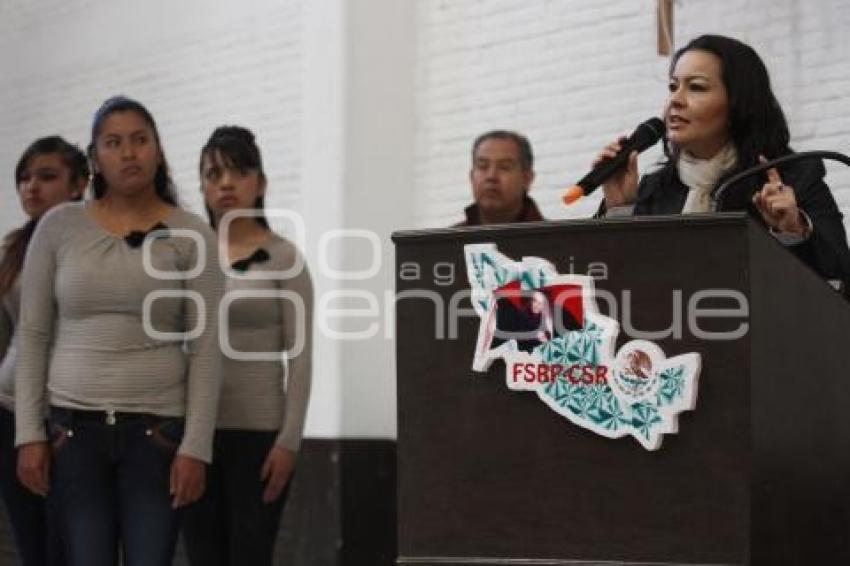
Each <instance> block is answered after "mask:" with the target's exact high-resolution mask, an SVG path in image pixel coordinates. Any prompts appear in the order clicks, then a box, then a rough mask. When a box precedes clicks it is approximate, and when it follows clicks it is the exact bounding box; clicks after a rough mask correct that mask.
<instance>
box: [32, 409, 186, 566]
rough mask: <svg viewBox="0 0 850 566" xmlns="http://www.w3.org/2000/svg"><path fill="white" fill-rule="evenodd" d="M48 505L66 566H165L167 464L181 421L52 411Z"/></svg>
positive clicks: (173, 525) (174, 521)
mask: <svg viewBox="0 0 850 566" xmlns="http://www.w3.org/2000/svg"><path fill="white" fill-rule="evenodd" d="M48 423H49V432H50V442H51V448H52V463H51V469H50V490H51V497H53V498H54V499H55V502H56V508H57V512H58V514H59V520H58V523H59V528H60V529H61V532H62V538H63V540H64V541H65V545H66V554H67V559H68V563H69V564H70V565H71V566H114V565H115V564H117V563H118V560H117V558H118V552H119V549H120V551H121V555H122V559H123V560H122V564H123V566H170V564H171V562H172V558H173V555H174V550H175V546H176V542H177V533H178V514H177V512H175V511H174V510H173V509H172V507H171V496H170V494H169V481H170V476H171V463H172V460H173V459H174V455H175V453H176V450H177V447H178V445H179V443H180V439H181V437H182V435H183V419H182V418H179V417H161V416H155V415H144V414H133V413H119V414H116V413H114V412H103V411H77V410H71V409H63V408H57V407H53V408H51V411H50V418H49V421H48Z"/></svg>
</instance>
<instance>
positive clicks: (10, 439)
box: [0, 408, 65, 566]
mask: <svg viewBox="0 0 850 566" xmlns="http://www.w3.org/2000/svg"><path fill="white" fill-rule="evenodd" d="M17 460H18V458H17V452H16V451H15V415H14V414H13V413H12V412H10V411H8V410H6V409H5V408H0V492H2V494H3V501H4V502H5V503H6V511H7V512H8V515H9V522H10V523H11V524H12V532H13V533H14V535H15V544H16V546H17V548H18V555H19V557H20V559H21V564H23V566H45V565H48V564H49V565H50V566H63V565H64V564H65V561H64V560H63V556H62V545H61V543H60V542H59V539H58V537H57V536H56V529H55V528H53V524H52V523H53V516H54V512H53V510H52V507H51V505H50V502H49V501H45V499H44V498H43V497H41V496H39V495H36V494H34V493H33V492H31V491H30V490H28V489H27V488H25V487H24V486H23V485H22V484H21V482H19V481H18V476H17V471H16V469H15V468H16V464H17Z"/></svg>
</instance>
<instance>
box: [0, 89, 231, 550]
mask: <svg viewBox="0 0 850 566" xmlns="http://www.w3.org/2000/svg"><path fill="white" fill-rule="evenodd" d="M89 155H90V158H91V160H92V165H93V169H94V176H93V179H92V188H93V192H94V200H92V201H90V202H86V203H71V204H65V205H60V206H57V207H55V208H54V209H53V210H51V211H50V212H49V213H48V214H47V215H45V217H44V218H43V219H42V221H41V222H40V224H39V226H38V229H37V230H36V232H35V234H34V235H33V238H32V242H31V243H30V246H29V249H28V251H27V257H26V261H25V264H24V270H23V275H22V289H23V293H22V298H21V305H22V307H21V321H20V325H19V331H18V336H19V343H18V347H19V354H18V364H17V372H16V396H15V408H16V444H17V446H18V447H19V451H18V476H19V478H20V480H21V482H22V483H23V484H24V485H26V486H27V487H29V488H30V490H32V491H34V492H36V493H40V494H45V493H48V491H49V494H50V497H51V498H53V499H55V501H56V504H57V507H58V509H59V511H60V516H61V528H62V530H63V533H64V535H65V537H66V542H67V548H66V550H67V554H68V559H69V561H70V563H71V564H72V565H75V566H77V565H79V566H101V565H102V566H112V565H114V564H115V563H117V555H118V553H119V552H120V553H121V554H122V558H123V560H122V561H123V563H124V564H133V565H135V566H139V565H145V566H146V565H150V566H164V565H166V564H171V560H172V555H173V552H174V547H175V543H176V538H177V528H178V517H177V514H176V512H175V509H176V508H178V507H181V506H183V505H185V504H187V503H191V502H193V501H195V500H196V499H198V498H199V497H200V496H201V493H202V492H203V489H204V479H205V464H206V463H207V462H209V461H210V458H211V456H212V436H213V430H214V427H215V417H216V413H217V403H218V393H219V387H220V373H219V372H220V363H221V357H220V353H219V348H218V329H217V320H218V318H217V316H216V315H217V311H218V305H219V302H220V299H221V293H222V290H223V277H222V275H221V270H220V269H219V267H218V259H217V253H216V240H215V234H214V233H213V232H212V231H211V230H210V229H209V227H208V226H207V225H206V223H204V222H203V221H202V220H201V219H200V218H198V217H197V216H195V215H193V214H190V213H188V212H185V211H183V210H182V209H180V208H179V207H178V206H177V204H176V199H175V197H174V194H173V187H172V183H171V180H170V177H169V174H168V166H167V163H166V161H165V156H164V154H163V151H162V146H161V143H160V139H159V135H158V133H157V129H156V124H155V122H154V120H153V117H152V116H151V114H150V113H149V112H148V111H147V109H145V107H144V106H142V105H141V104H140V103H138V102H136V101H133V100H130V99H127V98H124V97H115V98H112V99H109V100H107V101H106V102H105V103H104V104H103V105H102V106H101V108H100V109H99V110H98V112H97V113H96V114H95V117H94V122H93V125H92V141H91V145H90V146H89ZM46 409H47V410H48V423H49V424H48V427H47V429H45V426H44V415H45V410H46Z"/></svg>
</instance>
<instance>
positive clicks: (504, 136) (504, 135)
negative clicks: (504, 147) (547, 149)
mask: <svg viewBox="0 0 850 566" xmlns="http://www.w3.org/2000/svg"><path fill="white" fill-rule="evenodd" d="M489 139H497V140H513V142H514V143H515V144H516V145H517V147H518V148H519V165H520V167H522V169H523V171H531V170H532V169H533V168H534V152H533V151H531V142H530V141H528V138H527V137H525V136H524V135H522V134H519V133H517V132H513V131H511V130H490V131H489V132H484V133H483V134H481V135H480V136H478V137H477V138H475V141H474V142H473V143H472V161H473V163H474V162H475V152H477V151H478V146H480V145H481V144H482V143H484V142H485V141H487V140H489Z"/></svg>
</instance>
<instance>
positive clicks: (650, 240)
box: [393, 213, 850, 566]
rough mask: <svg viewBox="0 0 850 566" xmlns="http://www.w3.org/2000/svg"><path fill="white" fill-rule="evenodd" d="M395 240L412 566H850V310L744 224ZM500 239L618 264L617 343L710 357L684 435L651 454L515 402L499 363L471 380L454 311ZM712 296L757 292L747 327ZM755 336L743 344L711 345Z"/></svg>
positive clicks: (541, 253) (729, 219)
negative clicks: (481, 249)
mask: <svg viewBox="0 0 850 566" xmlns="http://www.w3.org/2000/svg"><path fill="white" fill-rule="evenodd" d="M393 240H394V241H395V243H396V258H397V283H396V287H397V292H398V293H399V294H400V295H399V297H398V298H397V304H396V329H397V333H396V339H397V382H398V495H399V501H398V536H399V540H398V546H399V556H398V564H400V565H413V564H417V565H438V564H439V565H458V566H460V565H467V564H469V565H472V564H475V565H481V566H489V565H504V564H511V565H526V564H528V565H531V564H534V565H565V564H575V565H579V564H581V565H587V564H616V565H637V564H641V565H650V564H658V565H661V564H664V565H672V564H683V565H744V564H747V565H751V564H752V565H777V564H800V565H809V564H811V565H833V564H850V371H848V368H850V305H848V304H847V303H846V302H845V301H844V299H843V298H842V297H841V296H839V295H838V294H837V293H836V292H835V291H834V290H832V289H831V288H830V287H829V285H828V284H827V283H826V282H824V281H823V280H821V278H820V277H818V276H817V275H816V274H815V273H813V272H812V271H811V270H810V269H809V268H808V267H807V266H805V265H804V264H802V263H801V262H800V261H799V260H798V259H797V258H795V257H794V256H793V255H792V254H791V253H789V252H788V250H786V249H784V248H783V247H782V246H781V245H780V244H779V243H778V242H776V241H775V240H774V238H773V237H772V236H770V235H769V234H767V233H766V232H765V230H764V229H763V228H762V227H761V226H759V225H757V224H755V223H753V222H752V221H751V220H749V219H748V218H747V217H746V215H744V214H742V213H727V214H715V215H700V216H693V217H688V218H683V217H681V216H678V217H643V218H627V219H606V220H587V221H573V222H541V223H533V224H522V225H511V226H497V227H485V228H479V229H469V228H463V229H445V230H434V231H418V232H415V231H410V232H399V233H396V234H395V235H394V236H393ZM484 242H493V243H495V244H496V245H497V246H498V249H499V251H500V252H501V253H503V254H505V255H507V256H510V257H511V258H513V259H515V260H519V259H520V258H521V257H523V256H536V257H541V258H543V259H546V260H548V261H550V262H551V263H553V264H554V265H555V266H556V267H557V268H558V271H559V272H560V273H569V272H570V271H572V272H575V273H578V274H584V273H585V272H586V269H587V267H588V265H590V264H591V263H593V264H595V265H602V264H604V265H605V266H606V268H607V274H606V278H604V279H601V278H600V279H598V280H596V283H595V285H596V289H597V290H602V291H604V292H606V293H608V294H609V296H613V297H616V298H617V300H618V303H619V305H618V306H619V309H618V311H619V312H618V313H616V317H615V318H617V319H618V320H619V321H620V322H621V330H620V334H619V336H618V339H617V346H618V347H619V346H620V345H621V344H623V343H624V342H627V341H628V340H630V339H631V338H633V337H634V336H632V335H630V333H629V328H631V329H640V330H642V331H650V330H652V331H664V330H665V329H667V330H669V331H668V332H666V336H664V337H661V338H658V339H656V340H654V341H655V342H656V343H657V344H658V345H659V346H660V347H661V348H662V349H663V350H664V353H665V354H666V355H667V356H675V355H679V354H684V353H687V352H698V353H699V354H700V355H701V356H702V372H701V375H700V378H699V392H698V399H697V405H696V409H695V410H694V411H691V412H684V413H682V414H681V415H680V416H679V432H678V433H677V434H671V435H666V436H665V437H664V440H663V444H662V446H661V448H660V449H659V450H656V451H648V450H646V449H644V448H643V447H642V446H641V445H640V444H639V443H638V442H636V441H635V440H634V439H633V438H631V437H624V438H620V439H608V438H604V437H602V436H599V435H597V434H595V433H593V432H589V431H588V430H585V429H583V428H580V427H578V426H576V425H575V424H573V423H571V422H569V421H568V420H567V419H566V418H564V417H562V416H560V415H558V414H557V413H555V412H554V411H553V410H551V409H550V408H549V407H547V406H546V405H545V404H544V403H542V402H541V401H540V399H539V398H537V396H536V395H534V394H533V393H526V392H514V391H511V390H509V389H508V388H507V386H506V384H505V366H504V365H503V364H502V363H501V362H496V363H494V364H493V365H492V366H491V367H490V369H489V371H488V372H487V373H476V372H474V371H472V369H471V365H472V360H473V354H474V351H475V347H476V339H477V335H478V330H479V324H480V319H479V317H478V316H476V315H475V313H474V312H472V309H471V304H470V300H469V299H468V298H465V299H463V300H461V301H460V306H461V307H463V309H466V310H465V313H466V314H465V316H462V317H461V318H460V320H459V321H458V322H457V337H455V338H452V337H451V326H452V324H453V322H452V320H451V319H452V317H451V316H450V314H451V313H450V312H449V311H450V310H451V309H450V306H449V305H450V304H451V302H452V297H456V296H457V295H456V294H458V293H463V292H464V291H467V292H468V290H469V281H468V279H467V273H466V266H465V261H464V246H465V245H466V244H471V243H484ZM414 266H416V267H417V268H414ZM451 272H453V274H454V277H453V278H450V277H448V274H449V273H451ZM705 289H727V290H731V291H735V292H738V293H740V295H741V296H742V297H744V298H745V302H746V304H747V306H748V311H749V312H748V315H747V316H743V317H738V318H736V317H735V316H734V314H732V315H731V316H725V317H721V318H709V317H706V316H704V313H703V312H701V311H698V309H700V308H707V307H713V308H715V309H728V308H730V306H731V305H729V304H727V303H724V302H723V301H717V302H716V303H714V304H712V302H711V301H710V300H706V301H702V302H700V301H699V300H696V299H695V297H699V295H698V294H699V293H700V292H701V291H703V290H705ZM422 291H425V293H423V292H422ZM411 295H416V297H414V296H411ZM423 296H424V297H425V298H423ZM428 296H430V297H431V298H430V299H429V298H427V297H428ZM692 301H694V302H693V304H692ZM440 303H444V306H442V307H440V306H435V305H440ZM441 309H442V311H441ZM599 309H600V311H601V312H603V313H604V314H612V316H614V315H613V313H608V312H607V310H608V308H607V307H606V305H605V304H603V303H602V302H600V304H599ZM626 309H628V312H626ZM677 310H681V312H682V316H681V317H679V319H680V320H682V321H683V324H681V325H680V326H681V328H678V329H677V328H673V327H671V322H672V321H674V320H675V319H676V316H675V313H676V311H677ZM689 316H696V317H697V319H698V321H697V324H698V330H697V332H694V327H693V325H692V324H690V323H689ZM626 318H628V320H629V324H628V328H627V325H626V324H625V323H624V321H625V319H626ZM741 324H746V325H748V327H747V332H746V334H744V335H743V336H742V337H740V338H738V339H734V340H709V339H705V338H701V337H698V336H697V335H695V334H700V333H701V332H723V331H729V330H733V329H735V328H737V327H739V326H740V325H741ZM661 334H664V332H661Z"/></svg>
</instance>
